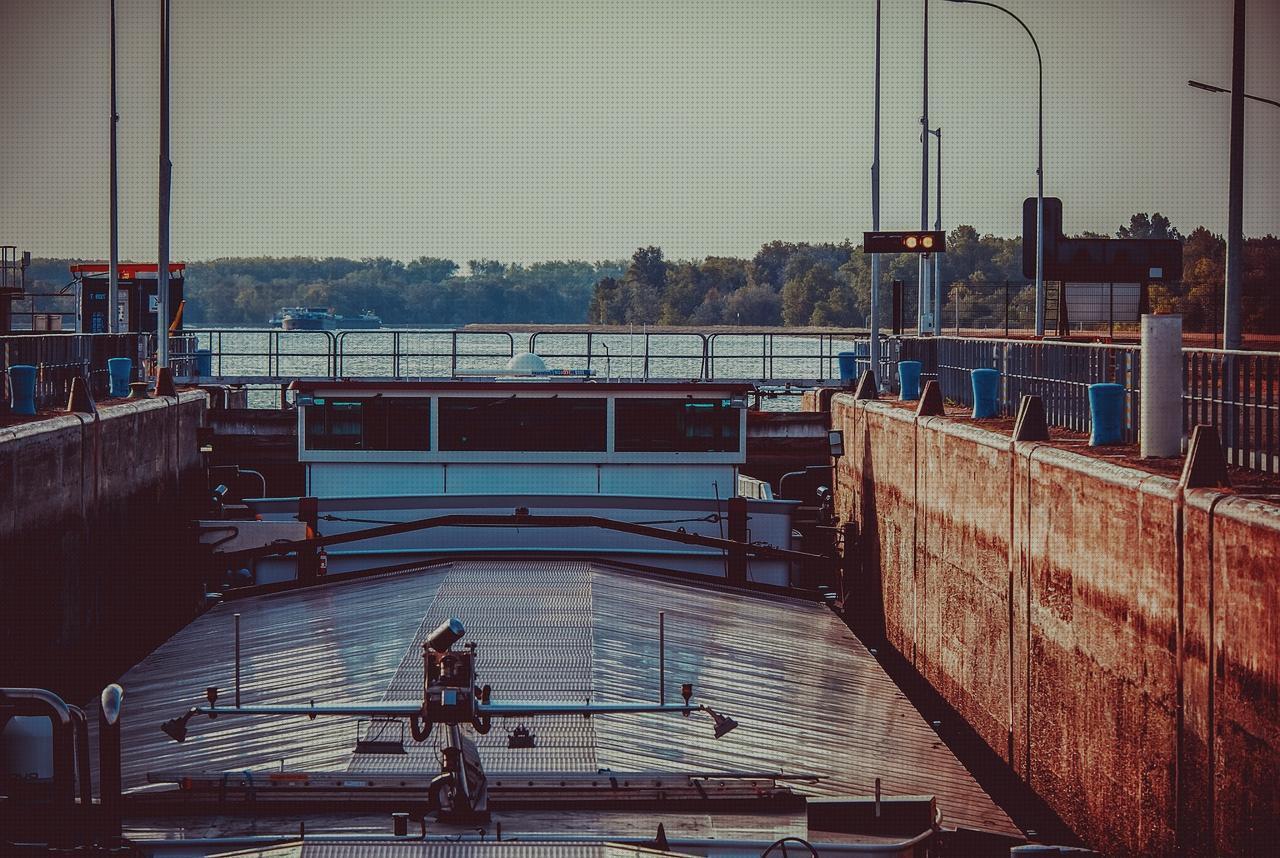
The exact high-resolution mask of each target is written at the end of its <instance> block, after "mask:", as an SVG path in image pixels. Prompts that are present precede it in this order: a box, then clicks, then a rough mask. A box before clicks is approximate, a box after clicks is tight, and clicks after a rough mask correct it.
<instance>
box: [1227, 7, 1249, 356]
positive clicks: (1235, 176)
mask: <svg viewBox="0 0 1280 858" xmlns="http://www.w3.org/2000/svg"><path fill="white" fill-rule="evenodd" d="M1244 36H1245V29H1244V0H1235V27H1234V35H1233V37H1232V53H1231V163H1230V167H1229V170H1230V179H1229V183H1228V192H1227V195H1228V199H1227V277H1226V290H1225V296H1224V299H1223V309H1222V347H1223V348H1224V349H1238V348H1240V345H1241V323H1240V305H1241V297H1242V295H1241V292H1242V289H1243V285H1244V276H1243V275H1244V235H1243V234H1244ZM1229 377H1230V376H1229Z"/></svg>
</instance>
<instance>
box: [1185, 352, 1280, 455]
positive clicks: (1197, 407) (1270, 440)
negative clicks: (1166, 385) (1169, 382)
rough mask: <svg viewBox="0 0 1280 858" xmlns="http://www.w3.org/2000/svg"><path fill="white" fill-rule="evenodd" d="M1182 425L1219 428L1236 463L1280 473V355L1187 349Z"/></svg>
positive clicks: (1228, 451)
mask: <svg viewBox="0 0 1280 858" xmlns="http://www.w3.org/2000/svg"><path fill="white" fill-rule="evenodd" d="M1182 356H1183V361H1182V372H1183V375H1182V378H1183V386H1182V389H1183V398H1182V404H1183V426H1185V427H1187V428H1188V429H1190V427H1192V426H1195V425H1197V424H1201V423H1205V424H1209V425H1212V426H1216V427H1217V428H1218V433H1219V435H1220V437H1221V438H1222V443H1223V447H1224V448H1225V450H1226V453H1227V459H1228V461H1229V462H1231V464H1233V465H1239V466H1240V467H1242V468H1250V469H1252V470H1256V471H1264V472H1267V473H1272V474H1280V353H1278V352H1245V351H1224V350H1221V349H1184V350H1183V352H1182Z"/></svg>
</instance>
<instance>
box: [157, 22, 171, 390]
mask: <svg viewBox="0 0 1280 858" xmlns="http://www.w3.org/2000/svg"><path fill="white" fill-rule="evenodd" d="M172 171H173V165H172V164H171V163H170V162H169V0H160V212H159V241H158V242H157V244H158V247H157V249H156V366H157V368H165V367H168V366H169V185H170V181H171V178H172V176H171V174H172Z"/></svg>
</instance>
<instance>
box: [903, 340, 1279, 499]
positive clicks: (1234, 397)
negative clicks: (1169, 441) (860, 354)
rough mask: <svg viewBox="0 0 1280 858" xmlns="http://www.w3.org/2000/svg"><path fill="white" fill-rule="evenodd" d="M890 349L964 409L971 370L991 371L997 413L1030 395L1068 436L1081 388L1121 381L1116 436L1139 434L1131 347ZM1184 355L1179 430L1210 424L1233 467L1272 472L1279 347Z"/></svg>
mask: <svg viewBox="0 0 1280 858" xmlns="http://www.w3.org/2000/svg"><path fill="white" fill-rule="evenodd" d="M888 345H889V347H890V348H889V350H888V351H889V354H891V355H893V354H894V352H895V351H896V355H895V357H896V360H918V361H920V362H921V364H922V365H923V370H922V372H921V376H922V378H924V379H930V378H936V379H937V380H938V383H939V386H940V387H941V388H942V395H943V396H944V397H945V398H947V399H949V400H951V401H952V402H956V403H959V404H962V405H965V406H971V405H972V404H973V388H972V384H971V382H970V373H971V371H972V370H975V369H979V368H984V367H985V368H991V369H995V370H998V371H999V372H1000V377H1001V385H1000V390H999V396H998V400H997V406H998V409H999V412H1000V414H1001V415H1002V416H1005V417H1013V416H1014V415H1015V414H1016V413H1017V409H1018V403H1019V402H1020V401H1021V399H1022V396H1023V395H1025V394H1035V395H1037V396H1039V397H1040V398H1041V399H1042V400H1043V402H1044V407H1045V416H1046V417H1047V419H1048V421H1049V423H1050V424H1051V425H1053V426H1058V427H1061V428H1064V429H1070V430H1073V431H1076V432H1088V431H1089V428H1090V418H1089V385H1091V384H1098V383H1102V382H1111V383H1115V384H1119V385H1121V386H1123V387H1124V401H1125V410H1124V422H1123V436H1124V440H1125V442H1126V443H1130V444H1132V443H1136V442H1137V440H1138V430H1139V426H1140V422H1139V420H1140V415H1139V411H1140V409H1139V395H1140V392H1141V390H1140V377H1141V365H1140V360H1139V355H1140V350H1139V347H1138V346H1135V345H1108V344H1099V343H1067V342H1044V341H1040V342H1037V341H1029V340H1004V339H975V338H959V337H900V338H896V339H893V340H889V341H888ZM1182 356H1183V358H1182V359H1183V398H1182V404H1183V427H1184V432H1185V433H1187V434H1189V433H1190V430H1191V428H1192V427H1193V426H1196V425H1198V424H1207V425H1211V426H1214V427H1216V428H1217V429H1218V433H1219V436H1220V437H1221V438H1222V442H1223V445H1224V447H1225V449H1226V453H1227V458H1228V461H1230V462H1231V463H1232V464H1234V465H1238V466H1240V467H1243V468H1249V469H1251V470H1256V471H1262V472H1265V473H1273V474H1280V353H1277V352H1246V351H1222V350H1217V349H1183V352H1182ZM894 366H895V367H896V362H895V364H894ZM895 376H896V371H894V372H890V373H889V374H888V375H887V376H886V379H887V380H888V382H889V383H888V384H887V385H885V386H886V387H889V388H890V389H896V379H895V378H894V377H895Z"/></svg>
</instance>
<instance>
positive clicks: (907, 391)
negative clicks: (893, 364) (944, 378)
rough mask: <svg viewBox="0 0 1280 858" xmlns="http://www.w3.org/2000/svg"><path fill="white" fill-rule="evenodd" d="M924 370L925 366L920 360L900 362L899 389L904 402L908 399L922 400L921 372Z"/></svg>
mask: <svg viewBox="0 0 1280 858" xmlns="http://www.w3.org/2000/svg"><path fill="white" fill-rule="evenodd" d="M922 369H924V364H922V363H920V361H918V360H900V361H898V389H899V391H900V398H901V399H902V400H903V401H904V402H905V401H907V400H908V399H919V398H920V370H922Z"/></svg>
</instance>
